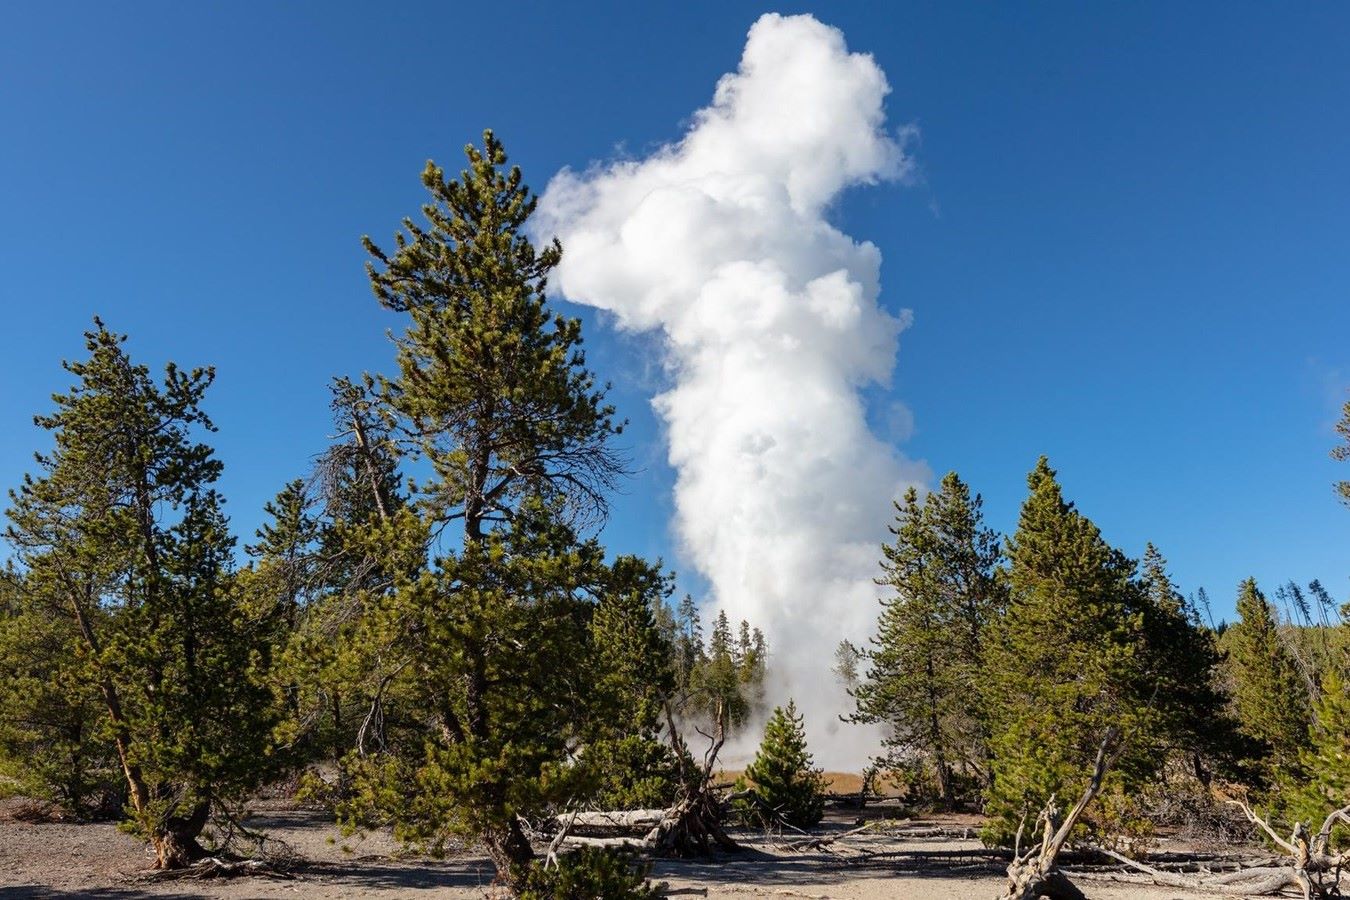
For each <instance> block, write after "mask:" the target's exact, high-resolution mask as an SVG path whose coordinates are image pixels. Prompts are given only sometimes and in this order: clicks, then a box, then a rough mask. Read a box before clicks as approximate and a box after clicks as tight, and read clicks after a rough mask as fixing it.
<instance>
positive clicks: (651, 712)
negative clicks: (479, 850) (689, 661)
mask: <svg viewBox="0 0 1350 900" xmlns="http://www.w3.org/2000/svg"><path fill="white" fill-rule="evenodd" d="M614 575H615V583H614V584H612V585H611V586H610V588H609V590H608V591H607V592H606V594H605V595H604V596H602V597H601V599H600V603H599V605H598V606H597V607H596V609H595V615H594V617H593V618H592V619H591V625H590V641H591V647H592V651H591V661H592V665H593V666H594V668H595V673H596V674H595V675H594V677H593V679H592V689H593V691H594V695H593V701H592V705H593V710H592V714H591V719H590V724H589V727H588V729H587V735H586V741H587V744H586V748H585V750H584V752H583V754H582V761H583V763H584V764H585V765H587V766H588V767H589V768H590V769H591V771H592V772H593V773H594V775H595V777H596V778H597V781H598V788H597V791H596V793H595V797H594V799H595V802H596V803H597V804H598V805H599V806H601V807H602V808H604V809H649V808H654V807H666V806H669V805H671V804H672V803H673V802H674V799H675V792H676V789H677V788H678V786H679V760H678V759H676V757H675V753H674V751H673V750H672V749H671V747H670V744H669V742H668V741H666V740H662V736H661V731H662V727H663V725H664V714H665V708H666V706H665V705H666V703H667V702H668V701H669V699H670V697H671V695H672V693H673V691H674V689H675V673H674V669H673V665H672V664H673V648H672V647H671V645H670V644H669V642H668V641H667V639H666V638H665V637H664V636H663V635H662V634H661V632H660V630H659V628H658V627H657V621H656V613H655V610H656V609H658V608H660V609H664V603H663V599H664V597H665V596H666V595H667V594H668V593H669V592H670V581H669V579H668V578H667V577H666V576H664V575H663V574H662V573H661V572H660V570H659V568H656V567H652V566H649V565H648V564H647V563H645V562H643V561H642V560H640V559H637V558H635V557H622V558H620V559H619V560H617V561H616V562H615V565H614Z"/></svg>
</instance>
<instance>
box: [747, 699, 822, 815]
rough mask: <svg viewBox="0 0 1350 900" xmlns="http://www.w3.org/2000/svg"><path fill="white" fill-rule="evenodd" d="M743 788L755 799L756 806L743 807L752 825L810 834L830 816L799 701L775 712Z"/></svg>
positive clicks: (777, 708) (751, 804)
mask: <svg viewBox="0 0 1350 900" xmlns="http://www.w3.org/2000/svg"><path fill="white" fill-rule="evenodd" d="M742 787H748V789H749V790H750V791H751V792H752V793H753V801H752V802H749V803H747V802H745V801H740V805H739V807H738V808H739V810H740V812H741V815H742V817H743V818H745V819H747V820H750V821H757V822H759V823H760V824H764V825H768V826H773V825H774V824H777V823H780V822H781V823H785V824H787V825H790V826H792V827H794V828H810V827H811V826H812V825H815V824H816V823H817V822H819V821H820V819H821V816H823V815H824V812H825V781H824V778H823V776H822V774H821V771H820V769H817V768H815V766H814V765H813V764H812V761H811V753H810V751H809V750H808V749H807V746H806V729H805V726H804V725H803V720H802V716H801V714H800V713H798V712H797V704H796V703H794V702H793V701H791V700H789V701H788V704H787V706H785V707H784V706H777V707H774V710H773V714H772V715H770V716H769V721H768V723H767V724H766V725H765V726H764V739H763V740H762V741H760V745H759V750H758V751H757V752H756V753H755V758H754V760H753V761H752V762H751V763H750V765H749V766H747V767H746V769H745V775H744V781H743V782H742Z"/></svg>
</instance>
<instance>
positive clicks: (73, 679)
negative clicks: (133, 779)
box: [0, 570, 126, 819]
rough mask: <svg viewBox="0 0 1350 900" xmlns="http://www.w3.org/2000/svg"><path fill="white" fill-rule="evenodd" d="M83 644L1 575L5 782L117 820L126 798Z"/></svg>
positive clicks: (80, 815)
mask: <svg viewBox="0 0 1350 900" xmlns="http://www.w3.org/2000/svg"><path fill="white" fill-rule="evenodd" d="M78 640H79V635H78V634H77V633H76V631H75V629H74V628H73V627H72V626H71V625H70V623H69V621H68V620H67V619H66V618H65V617H63V616H61V615H59V611H56V612H55V614H54V611H53V610H51V609H49V608H45V607H44V605H43V598H41V597H38V596H35V595H34V594H32V593H31V592H29V591H28V590H26V589H25V586H24V584H23V579H22V578H21V577H20V575H19V574H18V573H17V572H14V571H12V570H6V571H0V776H6V777H8V778H11V779H13V782H14V784H15V786H16V787H17V789H18V790H19V791H20V792H21V793H22V794H24V795H25V796H28V797H33V798H35V799H39V800H45V801H48V802H52V803H56V804H58V805H59V806H60V807H61V809H62V810H63V811H64V812H65V813H66V814H67V815H69V816H72V817H74V818H77V819H89V818H94V817H97V816H100V815H113V814H116V813H117V812H119V811H120V809H121V807H122V804H123V802H125V796H126V790H125V784H122V785H121V786H120V787H119V782H121V781H122V776H121V773H120V772H119V771H118V770H117V754H116V751H115V749H114V748H113V745H112V741H111V740H109V739H108V737H107V736H106V734H104V731H103V729H102V727H101V725H102V708H103V706H102V698H101V697H100V696H99V693H98V688H97V685H96V683H95V680H94V678H93V677H92V674H93V673H92V672H91V670H90V666H89V664H88V661H87V660H85V659H82V658H81V657H80V655H79V652H78V649H77V648H78Z"/></svg>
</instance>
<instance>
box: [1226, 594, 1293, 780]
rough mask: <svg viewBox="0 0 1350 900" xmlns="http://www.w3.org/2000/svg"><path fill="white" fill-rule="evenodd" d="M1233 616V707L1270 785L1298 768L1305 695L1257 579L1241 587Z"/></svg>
mask: <svg viewBox="0 0 1350 900" xmlns="http://www.w3.org/2000/svg"><path fill="white" fill-rule="evenodd" d="M1237 612H1238V617H1239V621H1238V622H1237V623H1236V624H1234V625H1233V626H1232V627H1231V628H1229V629H1228V632H1227V634H1226V635H1225V638H1226V644H1227V647H1228V653H1229V657H1228V659H1229V667H1230V670H1231V672H1232V679H1233V708H1234V712H1235V713H1236V716H1237V719H1238V722H1239V725H1240V727H1241V729H1242V731H1243V733H1245V734H1246V735H1247V736H1248V737H1250V738H1251V739H1253V740H1255V741H1257V742H1259V744H1260V746H1261V753H1260V758H1261V765H1260V766H1259V768H1260V769H1261V773H1262V774H1263V775H1264V777H1265V778H1266V779H1267V780H1268V781H1269V782H1270V783H1274V782H1275V781H1277V780H1279V779H1281V778H1284V779H1288V778H1290V777H1292V773H1293V772H1294V771H1295V769H1296V767H1297V764H1298V758H1299V753H1300V751H1301V749H1302V747H1303V743H1304V738H1305V737H1306V735H1307V730H1308V724H1309V719H1310V701H1309V697H1308V691H1307V688H1306V686H1305V685H1304V684H1303V682H1302V680H1301V679H1300V678H1299V675H1298V672H1297V668H1296V664H1295V662H1294V659H1293V658H1292V657H1291V656H1290V655H1289V651H1288V650H1287V649H1286V647H1285V645H1284V643H1283V641H1281V639H1280V635H1279V628H1280V626H1279V623H1278V622H1277V621H1276V619H1275V611H1274V609H1272V608H1271V605H1270V603H1269V601H1267V600H1266V597H1265V595H1264V594H1263V593H1261V590H1260V589H1259V588H1258V587H1257V586H1256V580H1255V579H1252V578H1248V579H1247V580H1246V581H1244V582H1242V584H1241V586H1240V587H1239V589H1238V599H1237Z"/></svg>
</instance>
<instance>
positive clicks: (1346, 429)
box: [1331, 402, 1350, 506]
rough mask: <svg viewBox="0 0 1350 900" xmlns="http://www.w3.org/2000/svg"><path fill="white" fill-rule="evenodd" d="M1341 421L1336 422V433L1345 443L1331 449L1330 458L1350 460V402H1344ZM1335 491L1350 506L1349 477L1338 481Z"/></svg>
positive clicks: (1343, 460)
mask: <svg viewBox="0 0 1350 900" xmlns="http://www.w3.org/2000/svg"><path fill="white" fill-rule="evenodd" d="M1341 412H1342V415H1341V421H1340V422H1338V423H1336V433H1337V434H1339V435H1340V436H1341V437H1342V438H1344V440H1345V443H1344V444H1342V445H1341V446H1339V447H1336V448H1335V449H1334V450H1332V451H1331V457H1332V459H1337V460H1340V461H1342V462H1345V461H1346V460H1350V402H1347V403H1346V404H1345V407H1344V408H1343V409H1342V410H1341ZM1336 493H1338V494H1340V496H1341V502H1342V503H1344V504H1345V505H1346V506H1350V479H1346V480H1345V481H1338V482H1337V483H1336Z"/></svg>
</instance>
